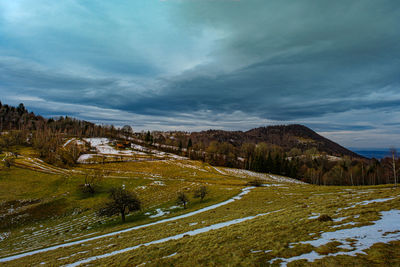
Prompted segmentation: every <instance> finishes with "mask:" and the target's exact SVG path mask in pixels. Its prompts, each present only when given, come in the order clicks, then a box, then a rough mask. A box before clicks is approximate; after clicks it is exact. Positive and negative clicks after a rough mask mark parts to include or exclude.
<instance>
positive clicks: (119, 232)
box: [0, 186, 255, 262]
mask: <svg viewBox="0 0 400 267" xmlns="http://www.w3.org/2000/svg"><path fill="white" fill-rule="evenodd" d="M254 188H255V187H253V186H250V187H245V188H243V189H242V192H240V193H239V194H238V195H236V196H234V197H232V198H230V199H228V200H225V201H223V202H220V203H217V204H214V205H211V206H208V207H205V208H202V209H199V210H196V211H192V212H188V213H185V214H182V215H179V216H175V217H171V218H167V219H163V220H159V221H156V222H152V223H148V224H143V225H138V226H134V227H130V228H127V229H124V230H119V231H116V232H111V233H108V234H104V235H99V236H94V237H90V238H86V239H82V240H78V241H73V242H68V243H64V244H59V245H56V246H51V247H47V248H42V249H38V250H33V251H29V252H25V253H22V254H17V255H13V256H8V257H5V258H0V262H8V261H12V260H16V259H20V258H23V257H26V256H32V255H35V254H38V253H42V252H47V251H51V250H55V249H58V248H65V247H70V246H74V245H79V244H82V243H86V242H89V241H93V240H97V239H100V238H104V237H109V236H114V235H118V234H121V233H126V232H130V231H134V230H137V229H141V228H145V227H149V226H153V225H157V224H161V223H165V222H171V221H176V220H180V219H183V218H187V217H191V216H193V215H197V214H199V213H203V212H206V211H209V210H213V209H216V208H219V207H221V206H224V205H227V204H229V203H232V202H234V201H236V200H240V199H241V198H242V197H243V196H244V195H246V194H248V193H249V192H250V190H252V189H254Z"/></svg>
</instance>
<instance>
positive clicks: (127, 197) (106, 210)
mask: <svg viewBox="0 0 400 267" xmlns="http://www.w3.org/2000/svg"><path fill="white" fill-rule="evenodd" d="M110 198H111V199H112V201H110V202H108V203H107V204H106V205H105V206H104V207H102V208H101V209H100V210H99V212H98V214H99V215H100V216H109V217H110V216H113V215H116V214H121V219H122V222H125V214H127V213H129V212H131V211H137V210H140V207H141V202H140V200H139V198H138V197H137V196H136V194H135V193H133V192H130V191H127V190H125V189H124V188H122V187H114V188H112V189H111V192H110Z"/></svg>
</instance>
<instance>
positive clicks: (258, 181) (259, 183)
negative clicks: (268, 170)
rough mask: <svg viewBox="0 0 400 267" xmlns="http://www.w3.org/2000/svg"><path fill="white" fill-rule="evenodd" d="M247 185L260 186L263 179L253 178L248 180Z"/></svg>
mask: <svg viewBox="0 0 400 267" xmlns="http://www.w3.org/2000/svg"><path fill="white" fill-rule="evenodd" d="M247 185H250V186H256V187H259V186H262V185H263V180H261V179H254V180H252V181H250V182H248V183H247Z"/></svg>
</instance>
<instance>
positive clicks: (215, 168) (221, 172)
mask: <svg viewBox="0 0 400 267" xmlns="http://www.w3.org/2000/svg"><path fill="white" fill-rule="evenodd" d="M213 168H214V170H216V171H217V172H219V173H220V174H222V175H226V173H225V172H223V171H221V170H220V169H218V168H217V167H213Z"/></svg>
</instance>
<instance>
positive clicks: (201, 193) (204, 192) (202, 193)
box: [193, 185, 208, 201]
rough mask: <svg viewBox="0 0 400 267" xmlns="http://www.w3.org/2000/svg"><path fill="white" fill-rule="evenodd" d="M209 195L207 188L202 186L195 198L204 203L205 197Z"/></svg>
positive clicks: (195, 193)
mask: <svg viewBox="0 0 400 267" xmlns="http://www.w3.org/2000/svg"><path fill="white" fill-rule="evenodd" d="M207 194H208V189H207V187H206V186H204V185H202V186H200V187H199V188H198V189H197V190H196V191H195V192H194V195H193V197H194V198H200V201H203V199H204V197H205V196H206V195H207Z"/></svg>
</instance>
